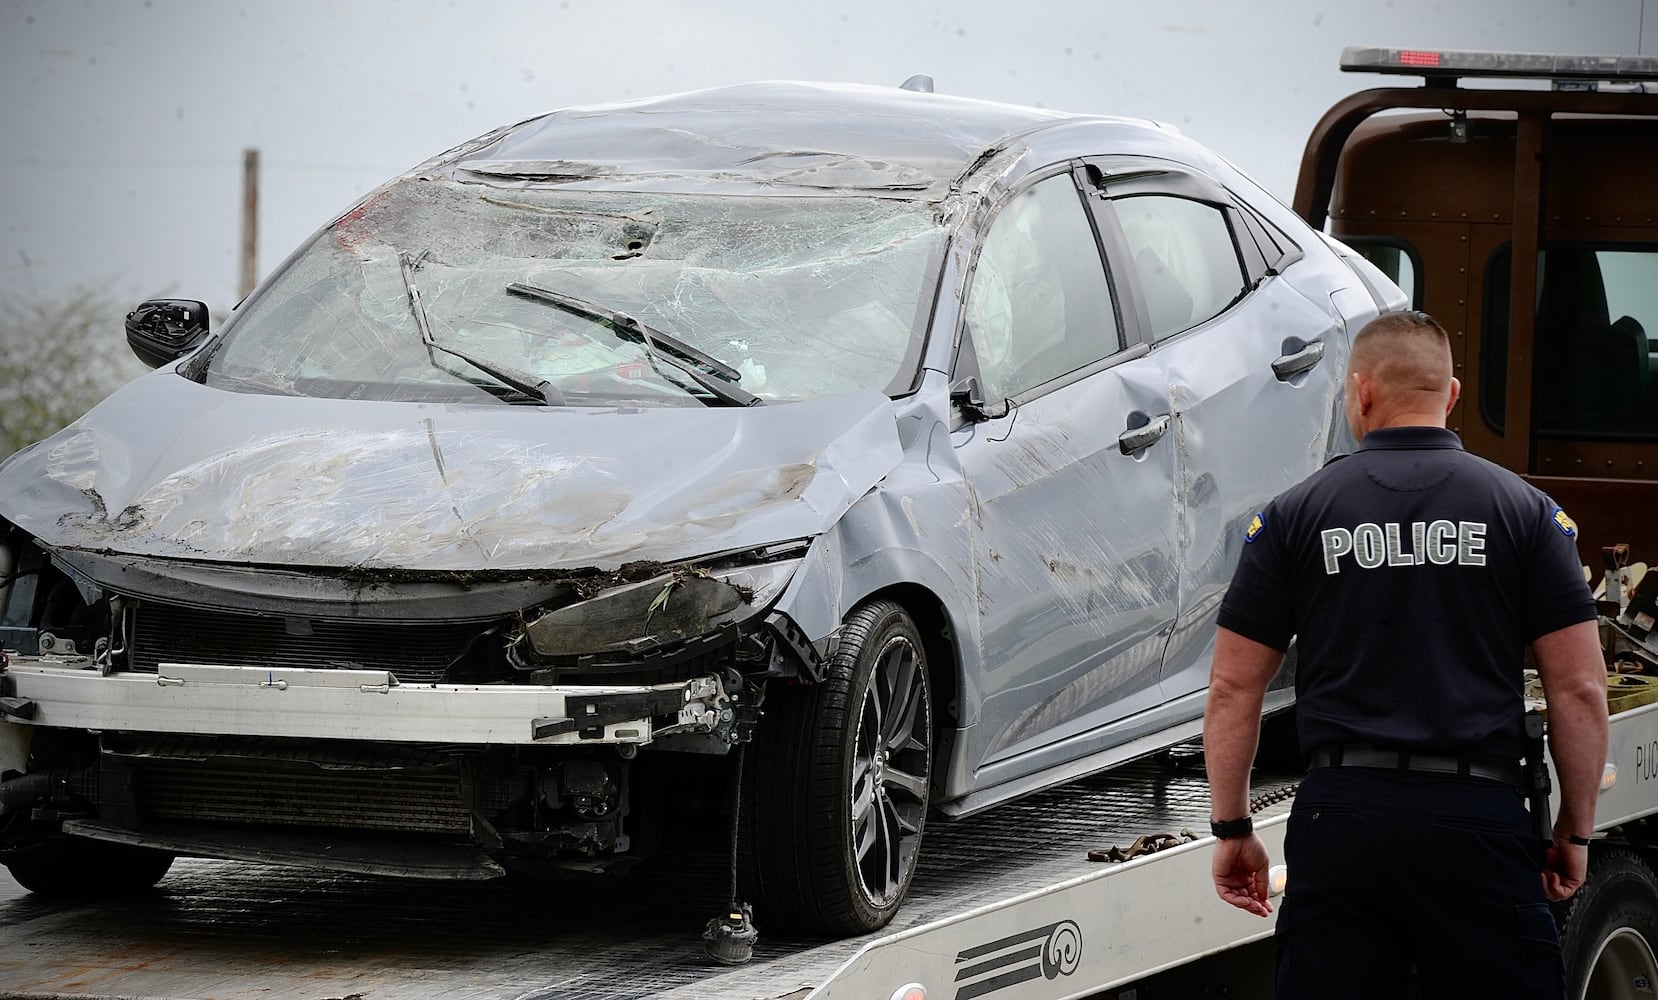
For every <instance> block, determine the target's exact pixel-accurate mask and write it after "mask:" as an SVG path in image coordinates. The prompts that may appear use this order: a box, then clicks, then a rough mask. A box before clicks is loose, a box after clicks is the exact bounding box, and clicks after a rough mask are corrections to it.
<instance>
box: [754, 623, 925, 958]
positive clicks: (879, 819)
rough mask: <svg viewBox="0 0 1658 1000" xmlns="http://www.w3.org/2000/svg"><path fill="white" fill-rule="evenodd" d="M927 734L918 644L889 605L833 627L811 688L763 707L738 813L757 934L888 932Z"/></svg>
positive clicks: (780, 695)
mask: <svg viewBox="0 0 1658 1000" xmlns="http://www.w3.org/2000/svg"><path fill="white" fill-rule="evenodd" d="M932 727H933V706H932V688H931V686H930V684H929V682H928V677H927V657H926V652H925V649H924V647H923V645H922V642H921V635H920V632H919V631H918V630H917V628H916V625H915V622H914V620H913V619H911V618H910V616H909V614H908V612H906V611H905V610H904V609H903V608H902V607H901V606H900V605H898V604H895V603H893V602H891V601H873V602H870V603H868V604H865V605H861V606H859V607H858V608H856V609H854V610H853V612H852V613H851V614H850V615H848V616H847V619H846V622H845V623H844V625H843V626H842V629H841V644H840V647H839V649H838V650H837V651H836V653H835V656H834V657H833V659H832V660H831V661H830V663H829V664H828V667H827V670H826V674H825V677H824V680H823V681H822V682H821V683H819V684H813V685H799V686H787V687H785V686H781V685H780V686H778V687H777V688H775V689H773V690H772V691H770V692H769V693H768V694H767V696H766V714H765V718H764V719H763V720H762V721H761V725H760V727H759V729H758V731H757V732H756V738H755V744H754V746H752V747H750V748H749V750H748V752H747V759H748V763H747V765H746V767H745V770H746V773H745V775H744V781H743V803H742V808H743V820H744V821H743V823H742V828H743V831H744V835H745V836H744V840H745V841H746V845H745V846H746V848H747V849H746V850H745V851H743V852H742V854H743V874H744V875H745V878H744V882H745V890H746V892H747V893H748V894H749V895H750V896H751V898H753V899H754V901H755V902H756V908H755V919H756V921H757V922H758V923H761V924H762V925H763V924H765V923H773V924H776V925H780V926H785V927H792V928H796V929H799V930H805V931H811V932H818V933H829V934H841V935H845V934H861V933H866V932H868V931H872V930H876V929H877V928H880V927H883V926H885V925H886V923H887V922H888V921H889V920H891V919H892V916H893V914H894V913H896V912H897V911H898V906H899V904H900V903H901V902H902V901H903V899H904V894H905V893H906V892H907V891H908V890H909V887H910V882H911V880H912V879H913V878H914V877H915V869H916V864H917V861H918V860H919V857H920V850H921V832H922V828H923V826H924V825H925V820H926V815H927V805H928V802H929V801H930V798H931V792H930V789H931V773H932V762H933V756H932V752H933V728H932Z"/></svg>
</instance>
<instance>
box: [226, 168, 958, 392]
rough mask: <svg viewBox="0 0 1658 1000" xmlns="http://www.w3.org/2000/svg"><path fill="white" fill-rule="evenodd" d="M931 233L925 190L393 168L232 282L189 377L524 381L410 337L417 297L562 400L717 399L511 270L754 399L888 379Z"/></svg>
mask: <svg viewBox="0 0 1658 1000" xmlns="http://www.w3.org/2000/svg"><path fill="white" fill-rule="evenodd" d="M944 242H945V231H944V228H943V226H942V225H941V224H940V223H939V222H938V220H937V219H936V217H935V213H934V211H933V209H932V206H930V205H927V204H924V203H921V202H913V201H906V200H897V199H891V198H873V197H850V196H849V197H838V196H831V197H825V196H795V197H791V196H763V197H762V196H738V195H710V194H672V193H620V192H592V191H582V192H574V191H558V190H548V189H537V188H532V187H515V188H498V187H490V186H485V185H479V184H468V183H461V182H456V181H451V180H428V179H421V178H411V179H408V180H405V181H402V182H399V183H398V184H396V185H393V186H392V187H390V188H388V189H387V190H385V191H384V192H382V193H381V194H380V195H378V196H377V197H375V198H373V199H371V200H370V201H368V202H367V203H365V204H363V205H361V206H359V207H358V208H357V209H355V210H353V211H352V212H350V213H348V214H347V215H345V216H344V217H342V218H341V219H340V220H339V221H338V222H336V223H335V224H334V225H332V226H330V227H329V228H328V229H326V230H324V231H323V232H322V233H321V234H320V235H319V236H318V237H317V238H316V239H315V240H314V241H313V242H312V243H311V244H310V245H308V246H307V247H306V248H305V249H303V250H302V251H301V252H300V253H299V254H297V255H296V256H295V258H294V259H293V260H291V261H290V262H289V263H288V264H287V265H286V266H285V267H284V268H283V269H282V271H281V272H280V273H279V274H278V275H277V276H276V277H275V278H274V279H273V280H272V281H271V282H270V283H269V285H268V286H267V287H265V288H263V289H262V290H261V291H260V293H259V294H258V296H257V297H256V298H255V299H253V300H250V301H249V303H248V304H247V305H246V306H245V307H244V308H243V309H242V310H241V312H240V313H239V314H238V315H237V316H236V317H234V318H233V320H232V321H231V323H229V324H228V325H227V326H226V327H225V331H224V334H223V341H222V343H221V345H220V346H219V348H218V349H217V350H216V351H215V352H214V354H213V356H212V359H211V362H210V364H209V365H208V366H207V369H206V371H205V373H204V381H205V382H206V383H207V384H208V385H213V386H217V387H221V388H229V389H237V390H242V391H250V392H267V393H280V394H293V395H308V396H327V397H338V398H370V399H394V400H433V401H474V400H477V401H483V400H488V399H491V398H495V399H503V400H506V401H508V402H514V401H527V400H529V398H530V397H528V396H526V395H525V394H524V393H522V392H520V391H518V390H514V389H513V388H511V387H510V386H507V385H503V384H502V383H501V382H500V380H498V379H495V378H491V377H490V376H489V374H488V373H487V372H486V371H485V370H482V369H481V368H479V367H476V366H474V365H471V364H469V363H468V362H467V361H465V360H462V359H460V358H458V357H456V356H454V355H453V354H449V353H445V352H444V351H442V350H438V351H429V350H428V349H427V347H426V346H425V345H424V344H423V342H422V336H421V330H420V326H419V324H418V322H417V320H416V314H415V309H414V307H413V304H412V300H414V299H417V298H418V301H419V306H420V309H421V311H423V312H424V314H425V319H426V322H427V325H428V329H429V331H430V333H431V336H432V338H433V340H434V341H435V342H436V344H438V345H441V347H444V348H452V349H455V350H457V351H460V352H463V353H465V354H468V355H470V356H472V357H474V358H477V359H480V360H481V361H486V362H491V363H494V364H496V365H500V366H509V367H510V368H511V369H515V370H517V371H519V372H522V373H526V374H529V375H531V376H534V377H535V378H537V379H541V380H545V382H546V383H548V384H549V385H551V386H552V387H553V388H556V389H557V390H558V397H560V398H561V399H562V401H563V402H565V403H567V404H570V405H582V404H584V403H590V404H592V405H608V404H614V403H620V402H626V403H639V404H644V405H651V404H657V405H691V406H694V405H698V402H699V400H700V401H702V402H710V401H714V402H717V401H718V400H717V399H715V398H714V395H713V394H712V393H710V392H709V391H708V390H707V389H705V388H703V387H702V386H699V385H698V384H697V382H696V380H695V379H693V378H691V377H689V376H687V375H686V374H685V373H683V372H679V371H676V370H674V369H673V368H672V367H671V366H667V365H654V366H653V365H652V364H651V362H650V358H649V357H648V356H647V354H646V352H645V349H644V347H643V345H641V344H640V343H638V339H637V338H636V337H635V338H629V337H625V336H619V335H618V331H617V330H616V329H614V328H613V326H612V325H610V324H607V323H606V322H604V321H603V320H598V319H594V318H592V317H587V316H582V315H578V314H576V313H572V312H569V311H566V310H561V309H555V308H548V307H547V306H546V304H545V303H538V302H534V301H528V300H526V299H524V298H523V297H520V296H514V295H512V294H509V293H508V291H507V288H506V286H507V285H508V284H511V283H515V282H516V283H522V284H527V285H533V286H538V287H541V288H546V289H551V290H555V291H557V292H560V293H562V294H565V295H568V296H571V297H573V298H577V299H581V300H585V301H587V302H590V303H594V304H596V305H601V306H603V307H604V308H606V309H610V310H614V311H616V312H619V313H625V314H627V315H629V316H631V317H633V318H635V319H637V320H638V321H639V322H641V323H644V324H646V325H648V326H650V327H652V328H654V329H656V330H660V331H662V332H664V333H666V334H669V335H671V336H673V337H676V338H678V339H679V340H681V341H683V342H685V343H686V344H688V345H691V346H693V347H695V348H696V349H698V350H699V351H701V352H703V353H705V354H706V355H707V356H708V357H709V358H711V359H715V360H717V361H718V362H720V363H722V364H723V365H724V366H728V368H729V369H734V370H735V371H736V373H737V374H738V376H739V378H738V380H737V384H738V385H740V386H741V388H742V389H744V390H747V391H748V392H750V393H753V394H755V395H756V396H759V397H760V398H761V399H762V400H765V401H769V400H795V399H809V398H816V397H822V396H830V395H837V394H841V393H847V392H855V391H859V390H869V389H874V390H878V391H886V392H888V393H889V394H892V393H898V392H903V391H906V390H907V389H908V388H909V387H910V385H911V383H912V381H913V378H914V374H915V369H916V366H917V364H918V363H919V357H920V350H921V345H922V340H923V337H924V336H925V322H926V316H927V313H928V310H929V307H930V304H931V299H932V295H931V286H932V283H933V281H934V280H936V277H935V272H936V270H937V266H938V262H939V260H940V258H941V256H942V250H943V246H944ZM405 255H406V257H407V258H408V259H409V260H411V261H414V262H415V264H414V266H413V268H412V270H411V272H410V275H409V277H410V283H411V284H412V285H414V286H415V287H416V288H417V289H418V291H417V292H414V293H411V292H410V290H409V288H408V287H406V286H405V283H404V279H403V274H402V272H401V266H400V260H401V258H402V257H403V256H405ZM720 377H727V378H728V375H726V376H720ZM533 401H534V402H537V403H540V402H541V400H540V399H535V400H533Z"/></svg>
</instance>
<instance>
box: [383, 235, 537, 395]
mask: <svg viewBox="0 0 1658 1000" xmlns="http://www.w3.org/2000/svg"><path fill="white" fill-rule="evenodd" d="M425 256H426V253H425V251H422V252H421V253H420V255H419V256H418V257H415V258H413V259H411V258H410V257H409V255H408V254H404V253H400V254H398V255H397V263H398V266H399V268H400V273H401V274H402V275H403V288H404V290H405V291H407V292H408V295H409V311H410V312H412V313H414V320H415V325H416V326H418V327H420V341H421V343H423V344H425V345H426V356H427V357H428V358H430V359H431V362H432V367H434V368H437V369H438V370H439V371H445V372H449V374H451V375H456V374H457V373H455V372H450V371H449V369H447V368H445V367H443V366H442V365H440V364H438V359H437V357H436V356H435V355H433V354H432V352H433V351H442V352H443V353H445V354H448V355H450V356H452V357H457V358H460V359H461V360H462V361H464V362H466V363H467V364H469V365H471V366H472V367H474V368H476V369H478V370H479V371H481V372H483V373H484V374H486V375H488V376H489V377H490V378H493V379H495V380H496V381H497V382H500V383H501V384H502V385H507V386H511V387H512V388H514V389H517V390H518V391H519V392H521V393H523V394H524V395H526V396H529V397H530V398H532V399H539V400H541V402H543V403H545V404H547V405H548V406H563V405H564V396H563V394H562V393H560V392H559V391H558V387H557V386H555V385H553V384H552V383H551V382H549V381H547V380H546V379H544V378H537V377H535V376H534V375H531V374H529V373H528V372H521V371H519V370H518V369H516V368H513V367H511V366H509V365H504V364H502V363H500V362H499V361H490V360H489V359H487V358H480V357H477V356H476V355H472V354H468V353H466V352H465V351H457V350H455V349H454V348H453V347H445V346H443V345H442V344H440V343H438V342H437V338H435V337H433V336H432V327H431V324H430V323H428V322H427V320H426V306H425V304H424V303H423V302H421V300H420V288H419V286H417V285H416V284H415V280H414V272H415V269H416V268H418V267H419V266H420V262H421V260H422V259H424V258H425ZM458 377H461V378H463V379H465V377H464V376H458ZM465 381H471V380H470V379H465Z"/></svg>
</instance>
